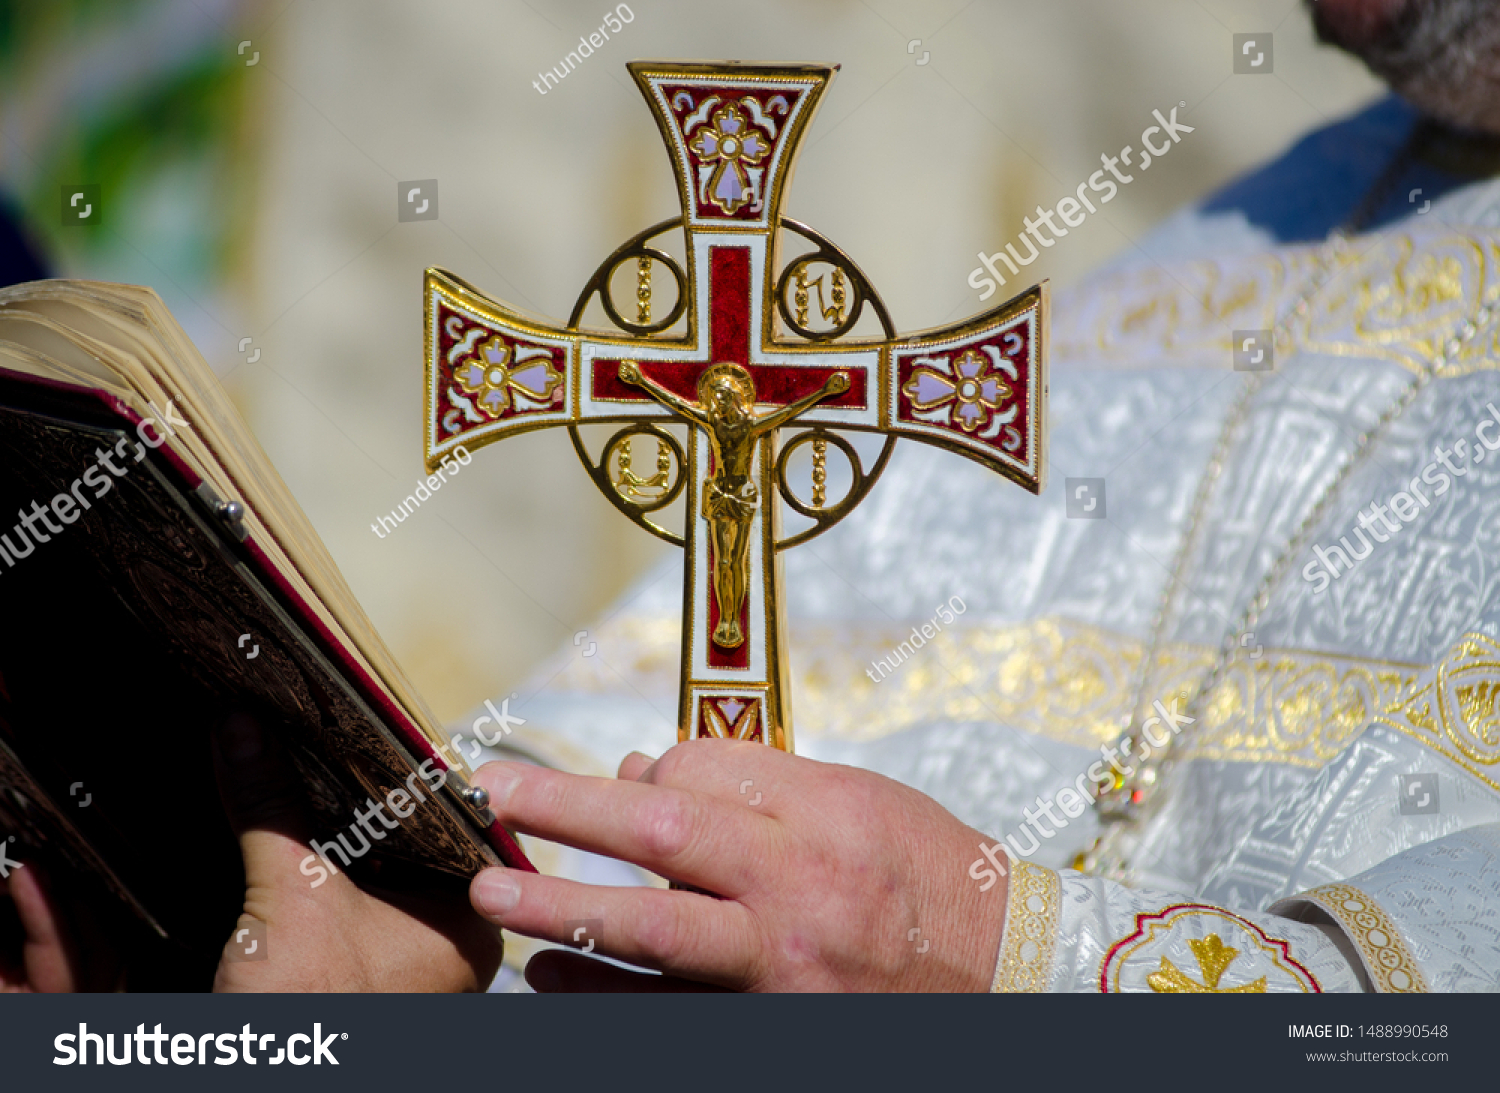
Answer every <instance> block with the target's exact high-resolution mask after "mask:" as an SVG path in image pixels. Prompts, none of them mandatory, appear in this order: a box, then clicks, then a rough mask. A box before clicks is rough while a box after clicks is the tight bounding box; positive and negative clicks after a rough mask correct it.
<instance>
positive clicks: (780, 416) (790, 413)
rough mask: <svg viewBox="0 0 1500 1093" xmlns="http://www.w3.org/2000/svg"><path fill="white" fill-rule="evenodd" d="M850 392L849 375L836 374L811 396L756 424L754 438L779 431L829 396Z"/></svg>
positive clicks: (784, 407)
mask: <svg viewBox="0 0 1500 1093" xmlns="http://www.w3.org/2000/svg"><path fill="white" fill-rule="evenodd" d="M847 390H849V374H848V373H847V372H835V373H834V374H833V375H831V376H829V377H828V381H827V382H826V383H824V384H823V386H822V387H821V388H819V389H818V390H817V391H814V392H813V393H812V394H810V395H805V396H803V397H802V398H799V399H798V400H797V401H796V402H793V403H789V404H787V405H786V406H783V407H782V408H781V409H780V410H772V411H771V412H770V413H769V414H767V415H766V416H765V417H763V418H759V419H758V420H757V421H756V422H755V428H754V429H753V430H752V432H751V435H752V436H760V435H761V434H762V433H768V432H770V431H771V430H772V429H779V428H781V427H782V426H783V425H785V424H786V423H787V422H788V421H791V420H792V418H794V417H796V416H797V415H798V414H801V413H804V412H805V411H807V410H810V409H812V408H813V407H814V406H816V405H817V404H818V403H819V402H822V401H823V400H824V399H825V398H827V397H828V396H829V395H840V394H843V393H844V392H845V391H847Z"/></svg>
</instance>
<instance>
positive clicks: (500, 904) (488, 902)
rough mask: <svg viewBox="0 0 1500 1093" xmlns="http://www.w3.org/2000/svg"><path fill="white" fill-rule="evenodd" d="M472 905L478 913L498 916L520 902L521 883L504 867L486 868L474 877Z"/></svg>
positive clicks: (492, 916)
mask: <svg viewBox="0 0 1500 1093" xmlns="http://www.w3.org/2000/svg"><path fill="white" fill-rule="evenodd" d="M473 896H474V905H475V906H476V907H478V908H479V912H480V914H484V915H489V916H490V917H491V918H499V917H500V916H501V915H503V914H505V913H506V912H508V911H510V910H512V909H513V908H514V907H515V905H516V904H517V903H519V902H521V885H520V884H519V883H518V882H517V881H516V879H515V878H514V877H513V876H511V875H510V873H509V872H508V871H507V870H504V869H486V870H485V871H484V872H483V873H480V874H479V876H477V877H475V878H474V890H473Z"/></svg>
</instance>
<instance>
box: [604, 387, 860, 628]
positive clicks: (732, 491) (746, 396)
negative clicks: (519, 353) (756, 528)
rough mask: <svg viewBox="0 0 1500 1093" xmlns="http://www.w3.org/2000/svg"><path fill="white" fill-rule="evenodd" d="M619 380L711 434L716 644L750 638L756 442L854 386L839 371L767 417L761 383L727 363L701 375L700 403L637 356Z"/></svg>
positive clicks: (709, 503)
mask: <svg viewBox="0 0 1500 1093" xmlns="http://www.w3.org/2000/svg"><path fill="white" fill-rule="evenodd" d="M620 378H621V379H622V380H624V381H625V382H626V383H629V384H633V385H635V386H636V387H639V388H641V389H642V390H643V391H645V392H646V393H647V394H648V395H650V396H651V397H652V398H654V399H656V401H657V402H660V403H661V404H662V405H663V406H666V407H667V408H668V409H671V410H675V411H676V412H677V413H678V414H680V415H682V416H683V417H684V418H686V419H687V420H688V421H690V422H692V423H693V424H694V425H697V426H698V427H699V428H701V429H703V430H704V431H705V432H707V433H708V442H709V444H710V445H711V446H712V448H713V467H714V473H713V476H712V477H711V478H708V479H706V480H705V481H704V483H703V519H705V520H707V521H708V528H709V534H711V535H712V536H713V573H714V595H715V596H716V597H717V598H718V601H719V625H718V626H716V627H715V628H714V635H713V636H714V642H715V643H716V644H718V645H722V646H723V647H724V648H725V649H734V648H736V647H737V646H740V645H743V644H744V642H745V633H744V631H743V630H742V629H741V628H740V612H741V610H743V608H744V605H745V593H746V591H747V590H748V589H749V585H750V531H751V527H752V525H753V524H754V523H755V510H756V508H757V506H758V505H759V503H760V491H759V490H757V489H756V488H755V483H754V481H752V480H751V478H750V464H751V462H752V461H753V460H754V457H755V442H756V441H757V440H759V439H760V438H761V436H763V435H764V434H766V433H769V432H770V431H771V430H772V429H779V428H781V426H783V425H785V424H786V423H787V422H789V421H791V420H792V418H794V417H796V416H797V415H798V414H800V413H802V412H803V411H804V410H810V409H812V408H813V407H814V406H816V405H817V404H818V403H819V402H821V401H823V399H825V398H827V397H828V396H829V395H837V394H841V393H842V392H844V391H847V390H849V377H848V376H847V375H845V374H844V373H843V372H835V373H834V374H833V375H831V376H829V377H828V380H827V382H826V383H824V384H823V386H822V387H820V388H819V389H818V390H816V391H814V392H813V393H812V394H810V395H804V396H802V398H800V399H798V400H797V401H796V402H794V403H792V404H791V405H790V406H783V407H782V408H781V409H780V410H775V411H773V412H771V413H769V414H763V415H762V416H761V417H756V416H755V380H754V379H753V378H752V377H751V375H750V373H749V372H747V371H745V369H743V368H741V367H740V366H739V365H737V364H733V363H730V362H728V361H721V362H720V363H718V364H714V365H710V366H709V367H708V368H707V369H706V370H705V371H704V373H703V375H702V376H700V377H698V401H697V402H696V403H692V402H689V401H688V400H687V399H685V398H682V397H680V396H678V395H674V394H673V393H672V392H671V391H668V390H667V389H666V388H665V387H662V386H661V385H660V384H657V383H653V382H652V381H651V380H648V379H647V378H646V377H645V376H643V375H641V367H640V365H638V364H636V362H635V361H621V362H620Z"/></svg>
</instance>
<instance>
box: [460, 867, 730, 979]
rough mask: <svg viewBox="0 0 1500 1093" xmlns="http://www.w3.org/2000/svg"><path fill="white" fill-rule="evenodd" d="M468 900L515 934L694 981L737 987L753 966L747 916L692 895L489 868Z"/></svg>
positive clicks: (725, 904)
mask: <svg viewBox="0 0 1500 1093" xmlns="http://www.w3.org/2000/svg"><path fill="white" fill-rule="evenodd" d="M470 898H471V900H472V901H473V903H474V908H475V910H477V911H478V912H479V913H480V914H481V915H483V916H484V917H485V918H487V919H489V920H490V921H492V922H496V923H498V924H499V925H501V926H504V927H505V928H506V929H507V930H512V931H514V932H515V933H519V934H525V935H526V936H527V937H535V938H540V939H542V940H544V941H553V942H557V943H558V944H561V945H569V946H573V947H575V948H578V949H584V950H586V951H588V952H593V953H599V954H601V955H603V956H609V957H613V958H614V959H616V960H623V961H626V962H627V963H631V964H637V965H640V966H642V967H647V968H655V969H657V970H659V971H663V972H667V973H670V974H674V975H680V976H684V977H686V978H689V979H693V980H698V981H702V982H708V983H714V984H717V985H720V986H726V987H732V988H733V987H742V986H745V985H748V983H749V981H750V979H751V977H752V976H753V974H754V970H755V968H756V967H757V966H758V964H759V959H758V957H759V947H758V944H757V942H756V937H757V935H756V930H755V924H754V921H753V919H752V918H751V916H750V913H749V912H748V911H747V910H746V909H745V908H744V907H742V906H740V905H739V904H738V903H735V902H734V901H732V900H720V899H715V898H714V897H712V896H705V895H700V894H699V893H697V892H683V891H670V890H667V889H662V888H622V887H605V886H600V885H591V884H582V883H580V882H578V881H571V880H564V879H562V878H560V877H549V876H546V875H543V874H537V873H522V872H520V871H518V870H514V869H504V868H496V869H486V870H485V871H484V872H482V873H480V874H479V875H478V876H477V877H475V878H474V882H473V884H472V885H471V886H470Z"/></svg>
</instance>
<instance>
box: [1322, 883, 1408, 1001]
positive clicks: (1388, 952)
mask: <svg viewBox="0 0 1500 1093" xmlns="http://www.w3.org/2000/svg"><path fill="white" fill-rule="evenodd" d="M1293 898H1294V899H1305V900H1307V901H1309V902H1311V903H1315V904H1317V905H1318V906H1319V907H1321V908H1322V909H1323V910H1325V911H1327V912H1328V913H1329V914H1330V915H1332V916H1333V918H1334V920H1335V921H1337V922H1338V924H1339V925H1340V926H1342V927H1343V928H1344V932H1345V933H1347V934H1348V935H1349V936H1350V938H1352V939H1353V941H1354V944H1355V945H1356V946H1357V947H1358V949H1359V955H1360V959H1361V961H1362V962H1363V963H1364V966H1365V971H1366V972H1368V973H1369V976H1370V981H1371V982H1372V983H1373V984H1374V986H1375V990H1376V992H1377V993H1379V994H1426V993H1428V987H1427V980H1426V979H1425V978H1424V977H1423V975H1422V969H1421V968H1419V967H1418V966H1417V961H1416V959H1415V958H1414V957H1413V956H1412V955H1411V952H1410V950H1408V949H1407V947H1406V942H1405V941H1404V940H1402V937H1401V931H1400V930H1399V929H1397V927H1396V924H1395V922H1393V921H1392V920H1391V917H1390V916H1389V915H1387V914H1386V913H1385V910H1384V909H1383V908H1382V907H1381V906H1380V904H1379V903H1377V902H1375V900H1374V899H1373V898H1371V897H1370V896H1368V895H1366V894H1365V893H1364V892H1361V891H1360V890H1359V889H1358V888H1355V887H1354V886H1353V885H1351V884H1325V885H1322V886H1321V887H1318V888H1314V889H1312V890H1311V891H1308V892H1303V893H1302V894H1301V895H1300V896H1294V897H1293Z"/></svg>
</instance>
